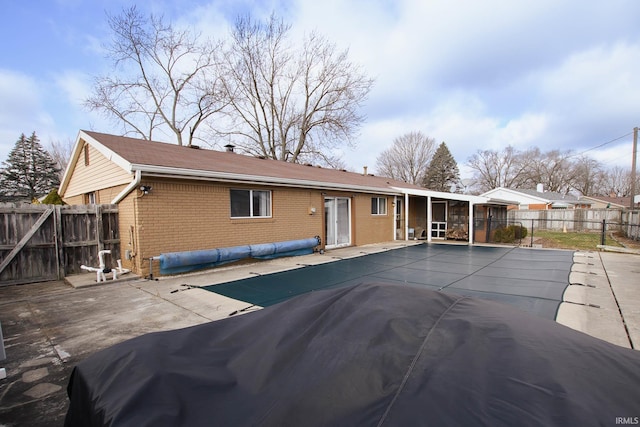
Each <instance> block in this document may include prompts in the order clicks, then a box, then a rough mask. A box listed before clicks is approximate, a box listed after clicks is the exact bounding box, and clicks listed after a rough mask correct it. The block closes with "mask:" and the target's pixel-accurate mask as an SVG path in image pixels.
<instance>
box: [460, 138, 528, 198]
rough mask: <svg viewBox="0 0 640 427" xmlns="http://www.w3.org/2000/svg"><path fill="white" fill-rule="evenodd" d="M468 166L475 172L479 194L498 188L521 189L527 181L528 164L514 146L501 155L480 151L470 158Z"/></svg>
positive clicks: (494, 152) (475, 185) (475, 186)
mask: <svg viewBox="0 0 640 427" xmlns="http://www.w3.org/2000/svg"><path fill="white" fill-rule="evenodd" d="M467 166H469V167H470V168H471V169H473V171H474V181H475V183H474V188H475V189H476V190H477V191H479V192H485V191H489V190H491V189H494V188H498V187H506V188H520V186H521V185H523V184H524V183H525V182H526V181H527V176H526V171H527V162H526V161H524V159H523V157H522V155H521V153H520V152H519V151H517V150H516V149H515V148H513V147H512V146H507V147H506V148H505V149H504V150H502V152H501V153H499V152H497V151H493V150H478V152H477V153H476V154H474V155H472V156H471V157H470V158H469V160H468V161H467Z"/></svg>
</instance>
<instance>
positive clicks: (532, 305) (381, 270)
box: [204, 243, 573, 319]
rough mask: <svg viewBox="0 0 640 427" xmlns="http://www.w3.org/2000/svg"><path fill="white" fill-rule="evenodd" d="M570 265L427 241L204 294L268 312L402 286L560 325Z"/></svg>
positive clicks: (566, 258)
mask: <svg viewBox="0 0 640 427" xmlns="http://www.w3.org/2000/svg"><path fill="white" fill-rule="evenodd" d="M318 256H321V255H318ZM325 256H326V255H325ZM572 264H573V252H571V251H562V250H535V249H529V248H509V247H488V246H462V245H443V244H429V243H426V244H422V245H416V246H408V247H404V248H400V249H393V250H389V251H386V252H380V253H375V254H371V255H363V256H361V257H356V258H350V259H343V260H339V261H335V262H330V263H325V264H320V265H313V266H306V267H301V268H298V269H295V270H289V271H284V272H280V273H274V274H268V275H263V276H256V277H251V278H248V279H243V280H237V281H233V282H227V283H222V284H219V285H211V286H206V287H204V289H206V290H208V291H211V292H215V293H218V294H220V295H225V296H227V297H230V298H233V299H236V300H240V301H246V302H247V303H248V304H250V305H258V306H261V307H266V306H270V305H274V304H277V303H279V302H282V301H285V300H287V299H289V298H292V297H294V296H297V295H300V294H304V293H307V292H311V291H315V290H319V289H328V288H336V287H344V286H352V285H356V284H360V283H399V284H405V285H407V286H424V287H427V288H429V289H433V290H437V291H440V292H446V293H452V294H459V295H466V296H473V297H478V298H483V299H489V300H493V301H498V302H502V303H506V304H510V305H512V306H516V307H518V308H520V309H522V310H525V311H528V312H530V313H534V314H536V315H538V316H540V317H544V318H548V319H555V317H556V313H557V310H558V306H559V305H560V303H561V302H562V295H563V293H564V291H565V289H566V287H567V286H568V285H569V272H570V271H571V265H572Z"/></svg>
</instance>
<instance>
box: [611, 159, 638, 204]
mask: <svg viewBox="0 0 640 427" xmlns="http://www.w3.org/2000/svg"><path fill="white" fill-rule="evenodd" d="M604 180H605V182H604V184H603V187H604V188H605V190H606V192H605V194H606V195H607V196H609V195H613V196H614V197H627V196H629V195H631V169H630V168H621V167H620V166H615V167H613V168H611V169H609V170H608V171H607V172H606V174H605V178H604ZM636 188H640V179H638V182H636Z"/></svg>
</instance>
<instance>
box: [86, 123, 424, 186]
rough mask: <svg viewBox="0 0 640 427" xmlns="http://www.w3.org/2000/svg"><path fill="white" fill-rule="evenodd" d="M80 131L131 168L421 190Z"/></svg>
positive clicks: (385, 181)
mask: <svg viewBox="0 0 640 427" xmlns="http://www.w3.org/2000/svg"><path fill="white" fill-rule="evenodd" d="M83 132H84V133H86V134H87V135H89V136H90V137H92V138H94V139H95V140H97V141H98V142H99V143H101V144H102V145H104V146H105V147H107V148H108V149H109V150H111V151H113V152H114V153H116V154H117V155H119V156H120V157H122V158H123V159H125V160H126V161H127V162H129V163H131V164H132V165H133V169H134V170H135V169H137V168H136V165H141V166H160V167H165V168H172V169H180V170H190V171H202V172H222V173H230V174H241V175H248V176H260V177H267V178H269V177H271V178H284V179H290V180H301V181H315V182H318V183H332V184H345V185H356V186H363V187H378V188H381V189H385V190H388V189H390V188H391V187H402V188H416V189H424V188H422V187H419V186H416V185H413V184H408V183H406V182H403V181H398V180H393V179H391V178H386V177H379V176H373V175H370V174H368V175H364V174H361V173H354V172H346V171H341V170H336V169H329V168H321V167H317V166H311V165H303V164H294V163H289V162H284V161H278V160H273V159H266V158H264V159H263V158H259V157H253V156H246V155H243V154H240V153H234V152H227V151H215V150H206V149H195V148H190V147H185V146H178V145H175V144H167V143H163V142H156V141H148V140H141V139H136V138H130V137H125V136H116V135H109V134H104V133H99V132H91V131H83Z"/></svg>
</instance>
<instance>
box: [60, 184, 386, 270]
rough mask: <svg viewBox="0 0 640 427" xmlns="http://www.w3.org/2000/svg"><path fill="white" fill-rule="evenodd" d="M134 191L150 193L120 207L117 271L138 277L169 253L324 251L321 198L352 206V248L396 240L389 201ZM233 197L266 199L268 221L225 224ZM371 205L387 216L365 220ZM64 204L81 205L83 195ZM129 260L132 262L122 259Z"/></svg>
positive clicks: (281, 193)
mask: <svg viewBox="0 0 640 427" xmlns="http://www.w3.org/2000/svg"><path fill="white" fill-rule="evenodd" d="M140 185H146V186H150V187H151V192H150V193H149V194H146V195H143V194H142V193H141V192H140V191H139V190H138V189H136V190H134V191H132V192H131V193H130V194H129V195H128V196H127V197H125V198H124V199H123V200H122V201H121V202H120V203H119V205H118V206H119V231H120V242H121V254H122V263H123V267H124V268H128V269H131V270H132V271H133V272H134V273H136V274H139V275H141V276H148V275H149V261H148V259H149V257H153V256H158V255H160V254H162V253H168V252H181V251H193V250H200V249H212V248H222V247H228V246H239V245H247V244H258V243H269V242H278V241H286V240H296V239H305V238H309V237H313V236H320V238H321V239H322V245H321V246H320V247H321V248H323V247H324V245H325V241H326V236H325V229H324V198H325V196H326V197H349V198H350V199H351V243H352V245H358V246H359V245H366V244H370V243H378V242H386V241H390V240H393V236H394V229H395V216H394V206H393V201H394V198H393V196H384V195H375V194H362V193H357V194H354V193H351V192H324V191H321V190H309V189H297V188H285V187H273V186H261V185H245V184H237V185H236V184H224V183H212V182H205V181H185V180H180V181H178V180H171V179H160V178H158V179H156V180H154V179H143V180H142V182H141V183H140ZM123 188H124V186H118V187H113V188H108V189H103V190H100V191H98V192H97V198H98V201H99V202H104V203H108V202H110V201H111V200H113V198H114V197H115V196H116V195H117V194H118V193H120V191H122V189H123ZM231 189H253V190H269V191H271V203H272V205H271V217H270V218H231V201H230V190H231ZM372 197H386V199H387V213H386V215H372V214H371V198H372ZM66 201H67V203H70V204H82V203H84V200H83V196H82V195H81V196H74V197H71V198H68V199H67V200H66ZM312 209H315V212H314V213H312V212H311V211H312ZM127 253H129V254H131V256H132V258H131V259H127V257H126V254H127ZM153 267H154V271H153V274H154V275H159V265H158V263H157V262H154V264H153Z"/></svg>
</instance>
